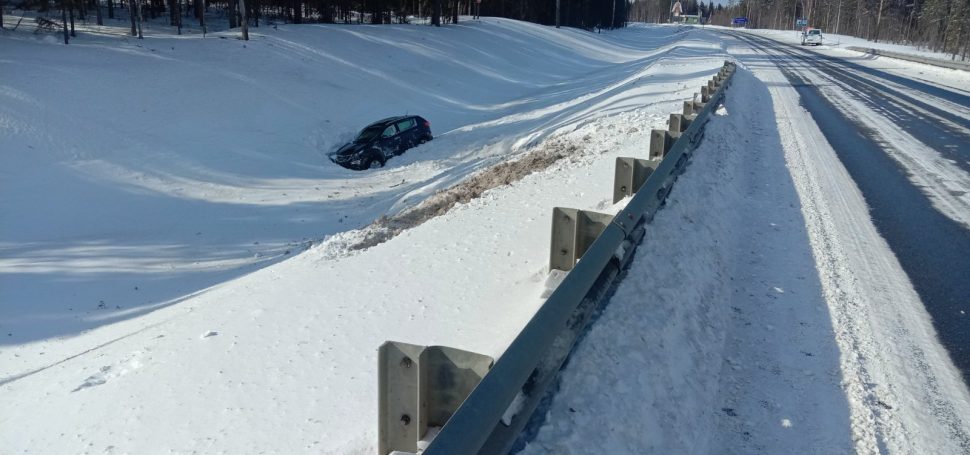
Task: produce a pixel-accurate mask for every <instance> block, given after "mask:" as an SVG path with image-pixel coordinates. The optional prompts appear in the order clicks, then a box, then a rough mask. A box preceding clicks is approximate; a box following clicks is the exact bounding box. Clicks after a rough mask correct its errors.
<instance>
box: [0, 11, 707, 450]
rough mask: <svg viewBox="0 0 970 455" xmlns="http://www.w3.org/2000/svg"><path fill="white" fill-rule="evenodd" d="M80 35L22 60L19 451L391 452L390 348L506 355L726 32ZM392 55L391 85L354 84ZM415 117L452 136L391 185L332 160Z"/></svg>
mask: <svg viewBox="0 0 970 455" xmlns="http://www.w3.org/2000/svg"><path fill="white" fill-rule="evenodd" d="M82 36H84V39H78V40H76V41H75V42H74V43H73V44H71V45H70V46H68V47H65V46H63V45H58V44H56V42H47V41H44V40H40V41H38V40H36V39H35V38H33V37H30V36H5V37H4V38H3V39H4V43H3V46H0V65H3V68H2V73H3V74H4V75H5V78H4V80H3V90H2V93H3V96H4V98H5V101H4V102H3V103H2V104H0V118H2V119H3V122H4V123H3V124H4V129H3V130H2V131H3V135H2V136H0V141H2V145H0V148H2V149H3V150H4V151H5V152H4V153H3V155H2V160H3V163H2V164H3V166H2V169H3V172H4V176H3V185H4V188H3V193H4V194H10V195H11V196H12V197H11V198H10V199H4V200H3V202H0V203H2V204H3V207H2V213H4V214H5V215H6V214H10V215H11V216H4V217H3V218H2V220H0V233H2V235H3V251H2V259H0V272H2V275H0V280H2V281H0V299H2V302H3V306H2V307H0V308H2V310H0V311H2V312H0V325H2V327H3V330H4V332H6V333H9V334H10V335H9V336H6V337H5V338H4V341H3V342H4V344H3V345H2V348H0V365H2V372H0V378H2V379H0V381H2V385H0V387H2V389H0V394H2V396H3V400H4V401H5V402H8V403H10V407H9V408H8V409H18V410H24V411H18V412H14V413H4V414H2V415H0V419H2V421H0V428H2V430H0V443H2V444H4V446H5V447H10V448H13V449H14V450H35V451H38V452H65V451H81V450H90V451H101V450H106V449H108V448H109V447H110V448H112V450H115V451H118V452H145V451H153V450H172V451H176V452H183V451H193V450H197V451H206V452H211V451H228V452H249V451H261V450H265V451H270V452H280V453H293V452H302V451H315V452H316V451H324V452H327V453H371V452H372V451H373V446H374V444H375V438H376V430H375V425H374V424H375V421H376V405H377V404H376V395H375V394H376V385H375V384H376V376H375V375H376V368H375V366H376V349H377V347H378V346H379V345H380V344H381V343H382V342H384V341H385V340H388V339H391V340H400V341H405V342H411V343H420V344H445V345H451V346H456V347H459V348H463V349H469V350H473V351H477V352H482V353H486V354H489V355H492V356H496V357H497V356H499V355H500V354H501V352H502V350H503V349H504V348H505V346H506V345H507V344H508V342H509V341H510V340H511V339H512V338H513V337H514V336H515V334H516V333H517V331H518V329H519V328H520V327H521V326H522V325H523V324H524V323H525V321H527V320H528V318H529V317H530V316H531V315H532V313H533V312H534V310H535V308H536V307H537V305H538V304H539V303H540V302H541V296H542V293H543V292H544V291H545V290H546V284H545V281H546V274H547V272H546V261H547V255H548V251H547V248H548V246H547V243H548V237H547V236H548V229H549V222H550V221H549V217H550V214H551V211H552V207H553V206H556V205H564V206H576V207H584V208H593V209H598V210H600V211H610V210H615V208H613V207H611V204H609V201H608V199H609V195H610V187H611V184H612V183H611V178H612V173H613V169H612V165H613V158H614V157H615V156H618V155H620V154H623V155H637V154H642V153H644V152H645V151H646V148H647V141H648V137H649V128H651V127H659V126H661V125H662V124H663V121H664V120H665V119H666V117H667V113H668V112H670V111H672V110H674V109H676V108H678V107H679V106H680V104H681V102H682V100H683V99H686V98H688V97H690V96H691V94H692V93H693V92H694V91H695V90H696V87H698V86H700V85H701V83H702V81H704V80H705V79H706V78H709V77H710V75H711V74H713V73H714V72H715V71H716V69H717V68H718V67H719V66H720V64H721V61H722V59H723V54H722V53H721V48H720V46H719V45H718V44H717V43H716V42H714V41H713V40H712V39H711V35H709V34H706V33H703V32H692V31H688V30H684V29H679V28H674V27H644V26H635V27H631V28H629V29H627V30H623V31H620V32H617V33H614V34H603V35H597V34H591V33H587V32H583V31H577V30H570V29H561V30H555V29H553V28H549V27H541V26H536V25H532V24H526V23H520V22H515V21H506V20H497V19H486V20H484V21H482V22H475V23H466V24H462V25H460V26H457V27H445V28H442V29H431V28H427V27H420V26H383V27H371V26H362V27H361V26H312V25H308V26H292V27H279V29H278V30H272V29H262V30H259V31H257V32H256V33H254V39H253V40H252V41H250V42H248V43H243V42H240V41H237V40H232V39H226V40H220V39H211V36H210V38H209V39H205V40H202V39H200V38H199V37H196V36H190V37H182V38H177V37H172V36H167V35H164V34H160V33H159V34H153V35H152V37H150V38H146V39H145V40H143V41H136V40H127V39H122V38H117V37H113V36H102V35H82ZM244 46H245V47H244ZM371 54H377V55H383V56H384V60H383V62H382V64H381V65H376V66H373V65H367V64H365V63H364V62H361V63H355V62H358V61H360V60H361V59H360V57H359V56H361V55H371ZM469 56H471V58H469ZM6 75H12V76H10V77H8V76H6ZM40 81H43V83H41V82H40ZM59 106H66V107H69V108H70V109H68V110H58V109H57V107H59ZM401 111H408V112H412V113H420V114H421V115H423V116H425V117H426V118H428V119H429V120H431V122H432V129H433V130H434V132H435V135H436V139H435V140H434V141H432V142H431V143H428V144H426V145H424V146H422V147H419V148H417V149H414V150H411V151H409V152H408V153H406V154H405V155H403V156H401V157H398V158H394V159H392V160H390V161H389V162H388V166H387V167H386V168H384V169H381V170H379V171H377V172H366V173H359V172H353V171H348V170H344V169H341V168H337V167H335V166H333V165H332V164H330V163H328V162H326V161H325V160H324V158H323V154H324V153H325V152H327V151H329V150H330V148H331V147H332V146H334V145H337V144H339V143H340V142H341V140H343V139H346V138H347V137H348V136H349V135H350V134H352V132H353V131H354V129H356V128H358V127H360V126H362V125H364V124H366V123H367V122H369V121H371V120H373V119H375V118H379V117H383V116H387V115H390V114H395V113H400V112H401ZM550 147H551V148H562V149H563V150H571V152H570V153H568V156H566V157H565V158H564V159H562V160H560V161H558V162H556V163H555V164H554V165H552V166H551V167H549V168H546V169H544V170H541V171H538V172H535V173H533V174H531V175H528V176H526V177H525V178H523V179H522V180H519V181H517V182H515V183H513V184H512V185H510V186H504V187H500V188H497V189H494V190H490V191H486V192H485V193H484V194H483V195H482V197H480V198H478V199H475V200H473V201H471V202H468V203H464V204H460V205H458V206H457V207H455V208H453V209H451V211H450V212H448V213H447V214H445V215H443V216H439V217H437V218H433V219H431V220H429V221H426V222H425V223H424V224H422V225H420V226H418V227H416V228H413V229H410V230H407V231H405V232H404V233H402V234H401V235H399V236H397V237H394V238H392V239H390V240H388V241H386V242H385V243H381V244H378V245H376V246H373V247H371V248H368V249H365V250H360V251H351V250H349V249H348V248H347V246H348V245H353V244H354V240H355V239H361V238H364V237H366V236H367V234H368V231H367V230H366V229H363V230H361V229H358V228H363V227H365V226H366V225H368V224H369V223H371V222H372V221H373V220H375V219H377V218H378V217H380V216H381V215H386V214H394V213H398V212H400V211H401V210H403V209H406V208H408V207H412V206H414V204H416V203H418V202H419V201H422V200H424V199H426V198H428V197H429V196H431V195H433V194H434V193H435V192H436V191H437V190H439V189H443V188H446V187H448V186H451V185H453V184H454V183H457V182H459V181H461V180H463V179H465V178H466V177H468V176H470V175H472V174H474V173H476V172H479V171H483V170H486V169H487V168H488V166H490V165H492V164H496V163H499V162H503V161H507V160H509V159H514V158H516V157H519V156H522V155H524V154H527V153H530V152H531V151H533V150H536V149H543V148H550ZM8 151H9V152H8ZM287 251H289V254H286V252H287ZM297 253H300V254H297ZM287 257H288V258H290V259H289V260H286V261H279V259H281V258H287ZM254 269H259V270H257V271H255V272H253V270H254ZM250 272H252V273H250ZM102 301H103V302H104V306H103V308H101V302H102ZM52 435H53V436H52Z"/></svg>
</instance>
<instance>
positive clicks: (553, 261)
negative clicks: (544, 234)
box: [549, 207, 613, 272]
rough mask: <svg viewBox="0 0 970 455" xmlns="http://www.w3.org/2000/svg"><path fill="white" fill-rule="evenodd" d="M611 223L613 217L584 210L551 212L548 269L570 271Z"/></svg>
mask: <svg viewBox="0 0 970 455" xmlns="http://www.w3.org/2000/svg"><path fill="white" fill-rule="evenodd" d="M611 221H613V215H609V214H606V213H597V212H590V211H587V210H577V209H567V208H563V207H556V208H554V209H552V245H551V248H550V251H549V269H550V270H552V269H558V270H563V271H567V272H568V271H570V270H572V269H573V267H574V266H576V261H578V260H579V259H580V258H581V257H583V254H585V253H586V250H587V249H588V248H589V246H590V245H592V244H593V241H595V240H596V237H599V235H600V233H601V232H603V230H604V229H606V227H607V226H609V224H610V222H611Z"/></svg>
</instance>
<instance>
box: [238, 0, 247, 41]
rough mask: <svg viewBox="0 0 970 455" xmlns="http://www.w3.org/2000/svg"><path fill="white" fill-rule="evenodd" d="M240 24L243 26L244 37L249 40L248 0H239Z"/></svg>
mask: <svg viewBox="0 0 970 455" xmlns="http://www.w3.org/2000/svg"><path fill="white" fill-rule="evenodd" d="M239 15H240V18H239V25H240V26H242V39H243V40H245V41H249V20H248V19H247V18H246V0H239Z"/></svg>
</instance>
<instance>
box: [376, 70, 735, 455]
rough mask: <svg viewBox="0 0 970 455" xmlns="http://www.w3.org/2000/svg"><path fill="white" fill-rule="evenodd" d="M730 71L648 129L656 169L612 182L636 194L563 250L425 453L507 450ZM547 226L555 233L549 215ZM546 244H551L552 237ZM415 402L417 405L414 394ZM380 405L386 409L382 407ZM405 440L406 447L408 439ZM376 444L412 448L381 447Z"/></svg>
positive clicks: (693, 141) (611, 282)
mask: <svg viewBox="0 0 970 455" xmlns="http://www.w3.org/2000/svg"><path fill="white" fill-rule="evenodd" d="M734 72H735V65H734V63H731V62H725V63H724V66H723V67H722V68H721V71H720V72H719V73H718V74H717V76H715V77H714V79H713V80H711V81H710V82H709V83H708V85H707V86H705V87H704V88H703V90H702V94H701V100H702V101H701V102H698V101H695V100H691V101H686V102H684V114H674V115H672V116H671V117H672V119H671V122H670V130H669V131H665V130H654V131H653V132H652V134H651V138H652V140H653V143H652V144H651V147H650V155H651V158H655V159H654V160H653V161H652V162H651V164H650V165H649V167H650V168H655V169H653V170H652V172H649V175H648V176H647V177H646V180H645V181H643V182H642V186H640V184H635V186H639V188H635V187H634V188H628V186H629V185H630V182H631V180H629V179H626V180H624V181H623V182H622V183H617V188H620V187H621V186H622V188H623V189H624V191H627V193H626V194H632V193H635V194H633V197H632V198H631V199H630V200H629V202H628V204H627V206H626V207H625V208H624V209H623V210H621V211H620V212H619V213H618V214H617V215H616V216H615V217H613V218H612V219H611V220H607V222H606V223H605V227H604V225H603V223H600V222H596V223H594V224H596V227H595V231H596V233H598V236H596V237H595V240H594V241H592V243H591V244H590V245H588V249H585V251H578V252H571V253H570V254H575V255H576V257H575V259H573V260H572V261H571V263H567V264H568V265H569V266H571V267H569V268H571V269H572V270H571V271H570V272H569V274H568V275H567V276H566V277H565V279H564V280H563V281H562V282H561V283H560V284H559V286H558V287H557V288H556V290H555V291H553V293H552V295H550V296H549V298H548V299H547V300H546V302H545V303H543V305H542V306H541V307H540V308H539V310H538V311H537V312H536V314H535V316H533V317H532V319H531V320H530V321H529V322H528V323H527V324H526V326H525V327H524V328H523V329H522V331H521V332H520V333H519V335H518V336H517V337H516V338H515V340H513V341H512V343H511V344H510V345H509V347H508V348H507V349H506V350H505V352H504V353H503V354H502V356H501V357H500V358H499V360H498V361H497V362H496V363H495V364H494V366H493V367H492V368H491V369H490V370H489V371H488V372H487V373H486V374H485V376H484V377H483V378H482V380H481V382H480V383H478V385H477V386H476V387H475V388H474V389H473V390H472V391H471V393H470V394H469V395H468V397H467V398H465V400H464V401H463V402H462V403H461V405H460V406H459V407H458V408H457V410H455V411H454V413H453V414H452V415H451V416H450V418H448V419H447V421H446V422H445V423H444V426H443V427H442V428H441V429H440V432H439V433H438V434H437V436H435V437H434V440H433V441H432V442H431V443H430V445H428V446H427V448H426V449H425V450H424V452H423V453H424V455H464V454H469V455H471V454H505V453H507V452H508V451H509V450H510V448H511V447H512V445H513V444H514V443H515V441H516V439H517V438H518V436H519V434H520V433H521V431H522V429H523V428H524V427H525V425H526V423H528V421H529V419H530V417H531V416H532V414H533V412H534V411H535V408H536V407H537V406H538V404H539V402H540V400H541V399H542V397H543V396H544V395H545V393H546V389H547V387H548V386H549V385H550V384H551V383H552V381H553V380H554V379H555V376H556V374H557V372H558V371H559V369H560V368H561V366H562V364H563V362H564V361H565V360H566V358H567V357H568V355H569V353H570V352H571V351H572V348H573V346H574V344H575V342H576V340H577V339H578V337H579V336H580V335H581V334H582V332H583V331H584V330H585V328H586V326H587V323H588V321H589V319H590V317H591V315H592V314H593V313H594V310H595V309H596V308H597V307H599V306H600V305H601V303H602V302H603V301H604V300H605V298H606V296H607V295H608V294H609V293H610V291H611V289H612V288H613V287H614V286H615V284H616V281H617V280H616V278H617V277H618V276H619V275H620V273H621V272H622V271H623V270H625V269H626V267H627V266H628V265H629V263H630V262H631V260H632V259H633V255H634V252H635V250H636V246H637V245H638V244H639V243H640V240H641V239H642V238H643V236H644V234H645V232H646V231H645V225H646V224H647V223H649V222H650V221H651V220H652V219H653V216H654V214H655V213H656V212H657V210H659V209H660V207H661V206H662V205H663V204H664V202H665V201H666V198H667V196H668V195H669V194H670V190H671V188H672V187H673V184H674V182H675V181H676V180H677V177H678V176H679V175H680V174H682V173H683V171H684V169H685V168H686V166H687V164H688V161H689V159H690V155H691V153H692V152H693V150H694V148H695V147H696V145H697V143H698V142H700V140H701V136H702V134H703V127H704V124H705V122H706V121H707V119H708V117H709V116H710V115H711V113H712V112H713V111H714V109H716V108H717V106H718V105H719V104H720V103H721V101H722V100H723V98H724V92H725V90H726V89H727V87H728V85H729V84H730V81H731V77H732V76H733V75H734ZM675 116H676V117H677V119H676V121H675V120H674V117H675ZM658 133H659V134H658ZM658 141H659V142H658ZM624 160H630V159H628V158H619V159H618V160H617V165H618V169H617V176H618V177H619V176H620V175H621V174H622V172H621V169H620V166H622V165H626V166H630V162H629V161H624ZM628 177H629V176H628ZM634 180H635V179H634ZM638 183H640V182H638ZM617 191H618V190H617ZM555 210H556V212H555V213H558V214H560V216H564V217H566V218H567V219H568V218H569V217H570V216H573V217H575V215H576V212H575V211H570V210H569V209H566V210H565V211H564V210H563V209H559V208H557V209H555ZM553 231H554V233H553V235H554V237H555V235H557V234H556V232H555V231H556V225H555V221H554V226H553ZM593 235H595V233H594V234H593ZM552 243H553V245H554V246H555V245H556V239H555V238H554V239H553V242H552ZM584 248H585V247H584ZM553 252H555V250H554V251H553ZM576 259H579V260H578V262H576ZM567 270H568V269H567ZM418 394H419V395H420V392H418ZM418 406H419V407H421V406H424V404H423V403H422V402H420V401H419V403H418ZM383 411H386V410H384V409H383V408H382V412H383ZM385 417H388V418H387V419H384V420H382V423H381V425H393V424H395V422H396V421H397V420H396V418H397V417H396V416H393V415H387V416H385ZM401 421H402V423H399V424H402V425H409V422H410V419H401ZM381 431H382V432H383V431H384V430H381ZM408 447H413V446H411V445H410V441H409V442H408ZM382 450H384V451H390V450H412V449H395V448H393V447H384V448H383V449H382ZM380 455H385V454H384V453H382V454H380Z"/></svg>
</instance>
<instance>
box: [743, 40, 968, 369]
mask: <svg viewBox="0 0 970 455" xmlns="http://www.w3.org/2000/svg"><path fill="white" fill-rule="evenodd" d="M732 35H733V36H735V37H737V38H738V39H741V40H743V41H745V42H747V44H749V45H750V46H751V47H752V48H753V49H755V51H756V54H754V55H752V56H750V57H748V59H750V60H752V61H757V62H758V63H765V62H766V61H767V62H771V63H774V64H776V65H777V66H778V67H779V68H780V69H781V70H782V72H783V74H784V75H785V77H786V78H787V79H788V81H789V82H790V83H791V84H792V86H794V87H795V88H796V90H797V91H798V94H799V96H800V97H801V104H802V106H803V107H804V108H805V109H806V110H808V111H809V112H810V113H811V115H812V118H813V119H814V120H815V122H816V123H817V124H818V126H819V129H820V130H821V131H822V133H823V134H824V135H825V138H826V140H827V141H828V142H829V144H830V145H831V146H832V148H833V149H834V150H835V151H836V154H837V155H838V157H839V159H840V160H841V161H842V164H843V165H844V166H845V167H846V169H847V170H848V172H849V174H850V175H851V177H852V179H853V180H854V181H855V183H856V184H857V186H858V187H859V189H860V190H861V191H862V193H863V196H864V197H865V200H866V202H867V204H868V205H869V208H870V215H871V216H872V219H873V221H874V223H875V226H876V228H877V229H878V230H879V232H880V234H881V235H882V236H883V237H884V238H885V240H886V241H887V243H888V244H889V246H890V248H891V249H892V250H893V252H894V253H895V254H896V257H897V258H898V260H899V262H900V264H901V265H902V267H903V269H904V270H905V272H906V274H907V275H908V276H909V278H910V280H911V281H912V283H913V285H914V287H915V289H916V292H917V293H918V294H919V296H920V298H921V299H922V301H923V303H924V304H925V305H926V309H927V311H928V312H929V313H930V315H931V317H932V319H933V324H934V326H935V327H936V329H937V332H938V335H939V337H940V341H941V342H942V344H943V345H944V347H946V349H947V350H948V351H949V353H950V355H951V357H952V359H953V361H954V363H955V364H956V366H957V367H958V368H959V369H960V370H961V371H962V372H963V375H964V380H967V379H970V228H968V226H966V225H965V224H963V223H960V222H958V221H955V220H954V219H952V217H948V216H946V215H944V214H943V213H942V212H940V211H939V210H937V209H936V208H934V206H933V203H932V201H931V199H930V196H928V195H927V192H926V191H924V190H923V189H921V188H919V187H918V186H917V185H916V184H914V183H913V181H912V179H911V178H910V176H909V173H910V172H912V170H911V169H910V170H907V169H905V168H904V167H903V166H902V164H901V163H900V161H899V159H898V157H899V156H900V155H899V154H900V153H902V154H903V155H904V156H905V154H906V153H907V147H910V148H911V146H908V145H907V144H900V143H887V141H886V139H885V137H887V135H886V134H882V133H884V132H885V130H886V128H887V125H886V123H883V124H872V123H869V122H868V121H867V120H866V119H865V118H863V117H866V116H858V115H852V114H851V113H847V112H846V106H849V105H854V106H858V105H859V103H861V104H862V105H863V106H864V109H869V110H871V111H872V112H873V113H876V114H878V115H879V117H881V118H883V119H888V120H890V121H891V125H892V128H897V129H898V130H899V131H902V132H905V133H906V134H908V135H909V136H911V137H912V138H914V139H915V140H917V141H918V142H919V143H922V144H923V145H925V146H926V147H928V148H930V149H932V150H934V151H935V152H937V153H939V154H940V156H941V157H942V158H943V159H944V160H945V161H946V162H948V163H950V165H952V166H955V167H957V168H959V169H961V170H962V171H963V172H968V173H970V120H968V119H967V118H966V117H964V116H961V115H959V114H957V113H953V112H951V111H949V110H947V109H946V108H945V107H944V106H941V103H939V102H938V100H940V99H943V100H946V101H948V102H950V103H953V104H956V105H959V106H963V107H967V108H970V96H968V95H967V94H964V93H959V92H956V91H951V90H948V89H946V88H942V87H938V86H935V85H932V84H928V83H925V82H922V81H919V80H914V79H908V78H905V77H902V76H899V75H896V74H891V73H888V72H886V71H883V70H879V69H874V68H871V67H868V66H864V65H860V64H857V63H854V62H851V61H848V60H845V59H840V58H835V57H831V56H826V55H822V54H820V53H817V52H813V51H809V50H805V49H801V48H798V47H795V46H789V45H785V44H782V43H779V42H777V41H774V40H771V39H767V38H763V37H758V36H752V35H749V34H732ZM744 60H745V59H744V58H742V61H744ZM968 79H970V77H968ZM846 97H849V98H851V101H852V103H843V102H841V99H844V98H846ZM870 118H872V117H871V116H870ZM891 148H892V149H894V151H895V152H896V153H897V155H896V157H894V156H893V154H892V153H890V149H891ZM950 191H951V192H953V190H952V189H950ZM961 191H962V192H970V188H960V189H959V190H958V191H957V193H960V192H961ZM963 194H965V193H963ZM956 195H958V196H959V195H961V194H956ZM961 210H962V208H961Z"/></svg>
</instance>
